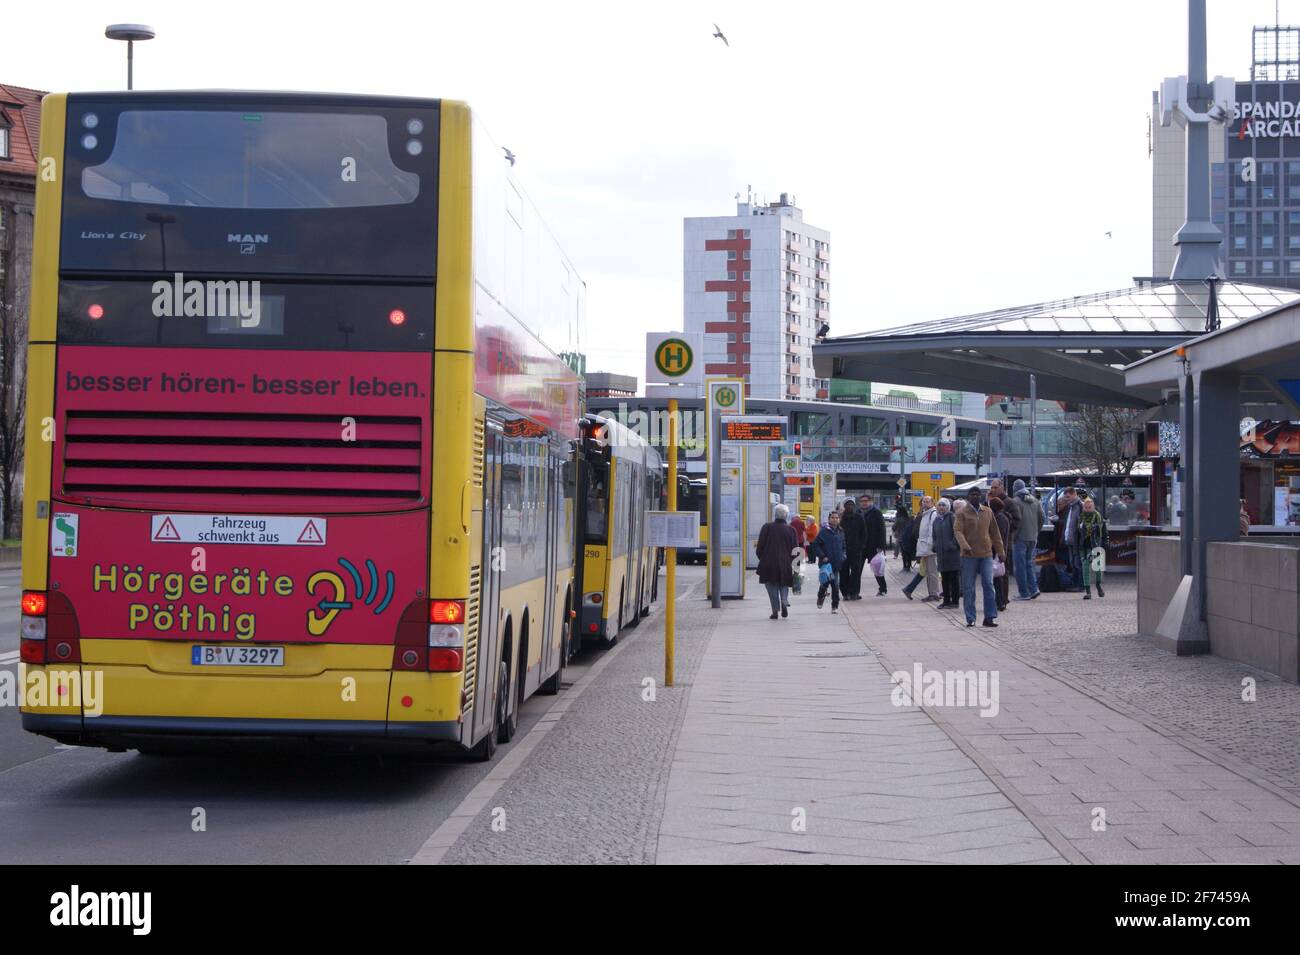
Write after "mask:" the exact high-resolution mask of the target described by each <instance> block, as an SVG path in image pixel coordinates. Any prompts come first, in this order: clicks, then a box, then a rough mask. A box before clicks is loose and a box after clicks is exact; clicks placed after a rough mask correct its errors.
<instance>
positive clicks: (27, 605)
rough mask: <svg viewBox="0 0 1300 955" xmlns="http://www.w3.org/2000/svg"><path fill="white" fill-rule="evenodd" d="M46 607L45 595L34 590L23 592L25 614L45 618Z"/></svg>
mask: <svg viewBox="0 0 1300 955" xmlns="http://www.w3.org/2000/svg"><path fill="white" fill-rule="evenodd" d="M45 607H46V598H45V594H43V593H39V592H38V591H34V590H25V591H23V600H22V608H23V613H25V614H27V616H29V617H44V616H45Z"/></svg>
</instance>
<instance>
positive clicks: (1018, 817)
mask: <svg viewBox="0 0 1300 955" xmlns="http://www.w3.org/2000/svg"><path fill="white" fill-rule="evenodd" d="M814 596H815V594H814V589H813V588H812V587H805V590H804V593H803V594H802V595H801V596H799V597H795V598H794V599H793V601H792V609H791V615H790V617H789V619H785V620H769V619H768V612H769V611H768V607H767V601H766V598H765V596H764V595H763V594H762V592H761V591H760V592H759V593H757V594H751V595H750V597H749V598H748V599H746V600H744V601H743V602H740V601H737V602H730V601H728V602H726V603H724V609H723V610H722V611H721V613H720V614H718V612H717V611H713V613H715V614H718V615H719V616H720V618H721V619H720V620H719V621H718V622H717V624H716V627H715V629H714V634H713V638H712V640H711V642H710V644H709V647H708V650H707V651H706V652H705V654H704V659H703V661H702V663H701V664H700V668H699V671H698V672H697V673H696V675H695V678H694V685H693V687H692V688H691V695H690V700H689V702H688V704H687V708H686V716H685V721H684V723H683V726H682V729H681V733H680V736H679V738H678V740H677V746H676V750H675V752H674V755H673V759H672V764H671V770H670V772H669V776H668V793H667V800H666V805H665V808H664V815H663V820H662V824H661V826H660V829H659V843H658V854H657V861H658V862H661V863H764V862H928V863H935V862H947V863H953V862H966V863H998V862H1057V863H1059V862H1062V861H1064V860H1063V858H1062V856H1061V854H1060V853H1059V852H1057V850H1056V849H1055V848H1053V846H1052V845H1051V843H1050V842H1049V841H1048V840H1047V839H1046V838H1044V836H1043V835H1042V834H1041V833H1040V832H1039V831H1038V830H1037V829H1036V828H1035V827H1034V826H1033V825H1032V824H1031V823H1030V822H1029V821H1028V820H1027V819H1026V817H1025V815H1024V814H1023V813H1022V812H1021V811H1020V810H1019V809H1017V808H1016V807H1015V806H1014V805H1013V804H1012V803H1011V801H1010V800H1008V799H1007V798H1006V797H1005V796H1004V795H1003V794H1002V793H1001V792H1000V791H999V790H998V788H997V787H996V786H995V785H994V784H993V783H992V782H990V780H989V778H988V777H987V776H986V775H985V773H984V772H983V771H981V770H980V768H979V767H978V766H977V765H976V764H975V763H974V762H973V761H972V760H971V759H970V758H969V757H967V756H966V755H965V754H964V753H963V752H962V751H961V750H960V749H959V748H958V747H957V746H956V745H954V744H953V742H952V741H951V740H950V739H949V738H948V737H947V736H946V735H945V734H944V733H943V732H942V731H941V730H940V729H939V728H938V727H937V726H936V725H935V724H934V722H933V721H931V719H930V718H929V717H928V716H926V715H925V714H924V713H922V712H921V711H920V710H917V709H907V708H900V707H896V706H894V705H892V704H891V702H890V694H891V690H892V689H893V687H892V684H891V682H890V679H889V675H888V673H886V671H885V669H883V668H882V666H881V664H880V662H879V661H877V659H876V657H875V655H874V654H873V653H872V652H871V651H870V650H868V649H866V648H865V647H863V645H862V643H861V642H860V641H859V640H858V639H857V638H856V636H855V635H854V633H853V631H852V630H851V628H850V627H849V624H848V622H847V619H846V617H845V616H844V615H843V614H840V615H831V613H830V605H829V602H828V603H827V605H826V608H825V609H823V610H822V611H820V612H818V611H817V610H816V608H815V606H814ZM801 823H802V826H801Z"/></svg>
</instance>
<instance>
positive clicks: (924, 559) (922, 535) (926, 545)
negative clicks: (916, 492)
mask: <svg viewBox="0 0 1300 955" xmlns="http://www.w3.org/2000/svg"><path fill="white" fill-rule="evenodd" d="M938 517H939V512H938V511H936V510H935V508H934V499H933V498H931V497H930V496H929V495H928V494H927V495H925V496H924V497H922V498H921V513H920V514H919V515H917V517H916V520H914V521H912V531H911V534H912V537H913V538H914V539H915V541H916V543H915V545H914V546H913V551H914V552H915V555H916V576H915V577H913V578H912V582H911V583H910V584H908V585H907V586H906V587H904V588H903V596H904V597H906V598H907V599H908V600H911V599H912V593H913V592H914V591H915V590H916V588H917V587H919V586H920V585H921V581H923V580H924V581H925V587H926V597H925V603H934V602H935V601H936V600H938V599H939V571H938V561H937V560H936V559H935V556H934V522H935V521H936V520H937V519H938Z"/></svg>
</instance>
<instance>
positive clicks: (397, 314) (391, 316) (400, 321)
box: [388, 308, 406, 325]
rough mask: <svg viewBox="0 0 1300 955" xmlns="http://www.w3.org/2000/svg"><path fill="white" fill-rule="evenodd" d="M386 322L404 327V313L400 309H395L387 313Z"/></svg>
mask: <svg viewBox="0 0 1300 955" xmlns="http://www.w3.org/2000/svg"><path fill="white" fill-rule="evenodd" d="M388 320H389V321H390V322H392V323H393V324H394V325H404V324H405V323H406V313H405V312H404V311H402V310H401V309H400V308H395V309H393V310H392V311H391V312H389V313H388Z"/></svg>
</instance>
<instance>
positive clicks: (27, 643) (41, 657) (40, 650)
mask: <svg viewBox="0 0 1300 955" xmlns="http://www.w3.org/2000/svg"><path fill="white" fill-rule="evenodd" d="M18 648H19V659H20V660H21V661H22V662H23V663H44V662H45V641H44V640H21V641H19V644H18Z"/></svg>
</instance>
